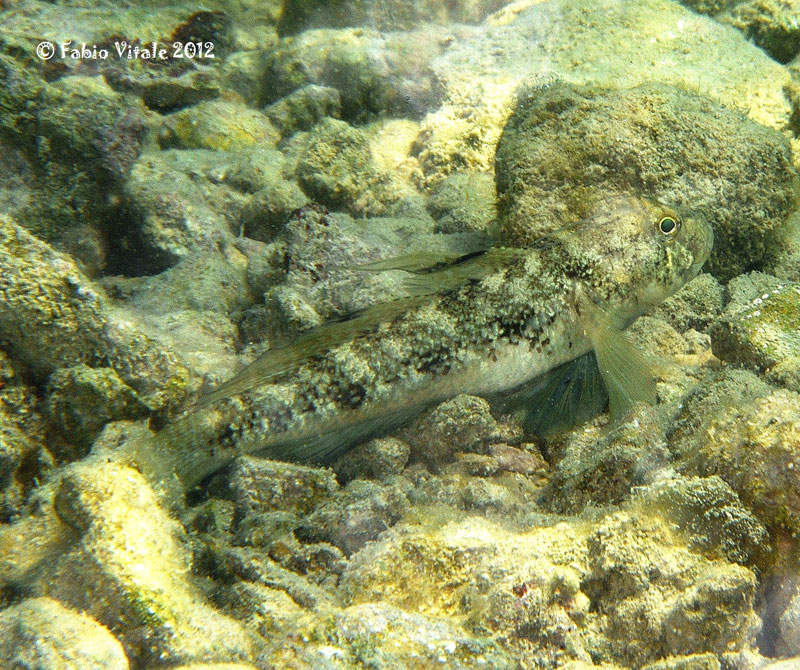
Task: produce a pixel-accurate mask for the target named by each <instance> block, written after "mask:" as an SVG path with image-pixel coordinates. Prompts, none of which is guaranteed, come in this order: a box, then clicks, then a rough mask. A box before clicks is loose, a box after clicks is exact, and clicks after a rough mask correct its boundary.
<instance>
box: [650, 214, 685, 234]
mask: <svg viewBox="0 0 800 670" xmlns="http://www.w3.org/2000/svg"><path fill="white" fill-rule="evenodd" d="M656 227H657V228H658V230H659V232H660V233H662V234H664V235H674V234H675V233H677V232H678V229H679V228H680V227H681V220H680V219H677V218H675V217H672V216H663V217H661V219H659V221H658V223H657V224H656Z"/></svg>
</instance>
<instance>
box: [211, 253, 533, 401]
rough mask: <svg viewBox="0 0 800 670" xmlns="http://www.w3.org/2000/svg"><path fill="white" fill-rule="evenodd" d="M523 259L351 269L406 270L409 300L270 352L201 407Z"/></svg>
mask: <svg viewBox="0 0 800 670" xmlns="http://www.w3.org/2000/svg"><path fill="white" fill-rule="evenodd" d="M524 255H525V251H524V250H522V249H506V248H498V249H489V250H487V251H478V252H473V253H469V254H465V255H460V256H454V255H453V254H444V253H431V254H423V255H422V256H421V257H418V258H417V260H416V261H414V260H412V259H413V258H414V256H411V255H409V256H400V257H397V258H390V259H386V260H382V261H376V262H374V263H367V264H366V265H360V266H356V267H355V268H353V269H355V270H360V271H384V270H398V269H402V270H404V271H405V272H407V273H408V276H407V278H406V279H405V280H404V281H403V285H402V286H403V292H404V294H405V296H404V297H401V298H398V299H397V300H392V301H389V302H383V303H378V304H376V305H373V306H371V307H367V308H366V309H364V310H362V311H360V312H356V313H355V314H350V315H347V316H346V317H343V318H342V319H339V320H337V321H332V322H330V323H327V324H323V325H321V326H319V327H317V328H315V329H313V330H312V331H310V332H309V333H307V334H306V335H302V336H300V338H298V339H297V340H296V341H295V342H293V343H292V344H290V345H288V346H285V347H280V348H277V349H271V350H270V351H267V352H266V353H264V354H263V355H262V356H260V357H259V358H257V359H256V360H255V361H253V362H252V363H251V364H250V365H248V366H247V367H245V368H244V369H243V370H241V371H240V372H239V373H238V374H237V375H235V376H234V377H233V378H231V379H230V380H228V381H227V382H224V383H223V384H222V385H220V386H218V387H217V388H215V389H213V390H211V391H210V392H209V393H207V394H206V395H204V396H202V397H201V398H200V400H199V401H198V405H200V406H203V405H208V404H210V403H214V402H217V401H219V400H222V399H223V398H227V397H230V396H234V395H238V394H240V393H245V392H247V391H249V390H251V389H254V388H256V387H258V386H261V385H262V384H265V383H268V382H269V381H270V380H272V379H274V378H276V377H280V376H281V375H284V374H286V373H287V372H289V371H290V370H291V369H292V368H296V367H297V366H299V365H302V364H303V363H304V362H306V361H308V360H309V359H310V358H311V357H312V356H314V355H316V354H319V353H322V352H324V351H326V350H328V349H330V348H332V347H335V346H337V345H340V344H343V343H344V342H346V341H347V340H349V339H351V338H353V337H354V336H356V335H359V334H361V333H364V332H367V331H369V330H370V329H372V328H375V327H376V326H378V325H380V324H381V323H385V322H387V321H391V320H393V319H395V318H397V317H398V316H400V315H401V314H403V313H404V312H408V311H410V310H412V309H414V308H415V307H418V306H419V305H421V304H423V303H424V302H425V300H424V298H425V296H429V295H433V294H435V293H443V292H445V291H450V290H453V289H456V288H458V287H459V286H461V285H462V284H464V283H465V282H467V281H470V280H473V279H481V278H483V277H485V276H486V275H487V274H490V273H491V272H493V271H495V270H498V269H500V268H501V267H503V265H504V264H505V263H507V262H508V261H509V260H511V259H513V258H519V257H522V256H524ZM423 261H424V262H423ZM431 263H432V265H431ZM411 268H414V269H413V270H411Z"/></svg>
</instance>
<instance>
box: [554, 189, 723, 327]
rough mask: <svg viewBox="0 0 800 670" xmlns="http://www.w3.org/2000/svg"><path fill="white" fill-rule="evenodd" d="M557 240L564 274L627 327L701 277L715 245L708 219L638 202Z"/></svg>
mask: <svg viewBox="0 0 800 670" xmlns="http://www.w3.org/2000/svg"><path fill="white" fill-rule="evenodd" d="M555 236H556V237H559V238H560V242H561V245H562V248H563V249H564V250H565V252H566V253H565V256H564V259H563V262H564V271H565V272H566V273H567V274H568V276H571V277H572V278H574V279H575V280H576V282H577V285H579V286H580V287H581V288H582V289H585V290H586V291H587V292H588V293H589V294H591V295H592V296H593V300H594V301H595V302H596V303H597V304H598V306H602V307H603V308H604V309H607V310H608V311H609V313H610V314H612V315H613V316H614V317H616V318H617V319H619V320H620V321H622V322H630V321H632V320H633V319H635V318H636V317H638V316H640V315H641V314H643V313H644V312H646V311H647V310H649V309H650V308H651V307H653V306H655V305H657V304H659V303H660V302H662V301H663V300H664V299H665V298H667V297H669V296H670V295H672V294H673V293H675V292H676V291H677V290H678V289H680V288H681V287H682V286H683V285H684V284H686V283H687V282H688V281H690V280H691V279H693V278H694V277H696V276H697V274H698V273H699V272H700V269H701V268H702V266H703V264H704V263H705V262H706V260H707V259H708V257H709V254H710V253H711V248H712V245H713V239H714V237H713V232H712V229H711V226H710V224H709V223H708V222H707V221H706V220H705V219H703V218H702V217H699V216H697V215H694V214H693V213H692V212H691V211H689V210H684V209H678V208H676V207H671V206H668V205H665V204H663V203H660V202H658V201H654V200H648V199H644V198H638V197H620V198H613V199H609V200H607V201H605V202H604V203H603V204H602V206H600V207H598V208H597V209H596V210H595V211H594V212H593V213H592V215H591V216H589V217H587V218H586V219H585V220H583V221H581V222H580V223H579V224H577V225H575V226H572V227H570V228H565V229H563V230H562V231H558V232H557V233H555Z"/></svg>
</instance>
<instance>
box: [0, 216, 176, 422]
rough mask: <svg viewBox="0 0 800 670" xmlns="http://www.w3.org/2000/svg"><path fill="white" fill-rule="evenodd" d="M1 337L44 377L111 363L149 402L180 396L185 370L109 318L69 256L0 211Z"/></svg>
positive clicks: (160, 402) (155, 403)
mask: <svg viewBox="0 0 800 670" xmlns="http://www.w3.org/2000/svg"><path fill="white" fill-rule="evenodd" d="M0 287H1V288H2V291H0V293H1V294H2V299H0V337H2V338H3V340H4V341H6V342H8V345H7V346H8V348H9V352H10V353H11V354H12V355H13V356H14V358H15V359H17V360H19V361H20V362H21V363H22V364H24V365H25V366H27V367H28V368H29V370H30V371H31V373H32V374H33V375H34V377H35V378H37V379H40V380H44V379H46V378H47V377H48V375H50V374H51V373H52V372H53V371H54V370H56V369H57V368H60V367H72V366H74V365H77V364H81V363H83V364H86V365H89V366H92V365H94V366H97V365H100V364H101V363H102V362H105V365H107V366H109V367H112V368H113V369H114V370H115V371H116V372H117V374H118V375H119V376H120V377H121V378H122V380H123V381H124V382H125V383H126V384H127V385H128V386H130V387H131V388H133V389H134V390H135V391H137V393H140V394H141V396H142V399H143V400H144V402H145V403H146V404H148V405H149V406H150V407H153V408H156V407H160V406H164V405H169V404H172V403H175V402H176V401H179V400H180V399H181V398H183V396H184V394H185V393H186V390H187V389H186V387H187V384H188V381H189V379H188V377H189V375H188V371H187V370H186V369H185V368H184V367H183V366H182V365H181V364H180V363H179V362H178V361H177V358H176V357H175V356H174V355H173V354H170V353H166V352H164V351H161V350H159V349H158V348H157V347H155V345H154V343H153V342H152V341H151V340H149V339H148V338H147V337H146V336H144V335H142V334H140V333H136V332H131V330H130V327H129V324H126V323H124V322H120V321H117V320H115V319H114V318H113V317H112V313H111V311H110V309H109V307H108V305H107V303H106V301H105V298H104V297H103V296H102V294H101V292H100V291H99V290H97V289H96V288H95V287H94V286H93V285H92V284H91V282H90V281H89V280H88V279H87V278H86V277H85V276H84V274H83V273H82V272H81V271H80V270H79V269H78V267H77V266H76V265H75V263H74V262H73V261H72V259H71V258H70V257H68V256H66V255H64V254H61V253H58V252H56V251H54V250H53V249H52V248H51V247H50V246H49V245H48V244H46V243H45V242H43V241H41V240H39V239H38V238H36V237H34V236H33V235H31V234H30V233H28V232H27V231H26V230H24V229H23V228H21V227H20V226H18V225H16V223H15V222H14V221H13V220H11V219H9V218H8V217H0Z"/></svg>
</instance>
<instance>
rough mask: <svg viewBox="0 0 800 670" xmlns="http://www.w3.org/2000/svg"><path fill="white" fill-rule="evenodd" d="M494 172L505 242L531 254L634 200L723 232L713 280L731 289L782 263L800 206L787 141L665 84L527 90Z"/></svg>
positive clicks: (715, 253)
mask: <svg viewBox="0 0 800 670" xmlns="http://www.w3.org/2000/svg"><path fill="white" fill-rule="evenodd" d="M743 137H747V141H746V142H743V141H742V138H743ZM756 166H757V167H756ZM495 174H496V180H497V194H498V213H499V215H500V219H501V224H502V239H503V240H504V242H505V243H506V244H512V245H525V244H529V243H530V242H531V241H533V240H534V239H536V238H537V237H538V236H540V235H543V234H546V233H548V232H549V231H551V230H554V229H557V228H559V227H561V226H564V225H569V224H570V223H571V222H574V221H579V220H580V219H582V218H583V217H584V216H585V213H586V209H587V208H592V207H594V206H595V205H594V203H595V202H596V201H597V200H601V199H604V198H607V197H608V196H609V194H613V193H629V192H633V193H637V194H640V195H647V197H650V198H654V199H656V200H663V201H667V202H671V203H673V204H675V205H686V206H688V207H690V208H692V210H693V211H697V212H698V213H702V215H703V216H704V217H705V218H706V219H707V220H708V221H709V223H711V224H712V226H713V228H714V251H713V252H712V254H711V258H710V260H709V263H708V271H709V272H710V273H711V274H714V275H715V276H717V277H718V278H720V279H722V280H726V279H729V278H730V277H732V276H734V275H737V274H740V273H741V272H742V271H743V270H746V269H757V268H759V267H763V265H764V264H765V263H766V262H768V261H770V260H771V259H772V258H773V256H774V255H775V254H776V253H777V252H778V250H779V249H780V247H781V241H782V234H783V230H782V228H783V225H784V222H785V220H786V218H787V217H788V215H789V214H790V213H791V211H792V210H793V209H794V206H795V204H796V196H795V189H796V185H797V175H796V172H795V170H794V168H793V167H792V162H791V152H790V149H789V145H788V143H787V141H786V140H785V138H784V137H783V136H782V135H781V134H780V133H778V132H777V131H774V130H770V129H768V128H765V127H763V126H761V125H759V124H757V123H755V122H753V121H750V120H749V119H747V118H746V117H744V116H743V115H741V114H739V113H736V112H732V111H729V110H728V109H726V108H725V107H723V106H721V105H719V104H718V103H715V102H713V101H711V100H709V99H707V98H704V97H702V96H700V95H698V94H696V93H690V92H688V91H685V90H682V89H679V88H676V87H673V86H669V85H666V84H646V85H643V86H639V87H636V88H632V89H626V90H611V89H601V88H596V87H584V88H579V87H572V86H567V85H563V84H562V85H555V86H552V87H550V88H547V89H546V90H540V89H534V90H532V91H527V92H525V91H523V92H521V93H520V97H519V99H518V100H517V105H516V108H515V110H514V113H513V114H512V116H511V118H510V119H509V122H508V124H507V125H506V127H505V130H504V131H503V136H502V138H501V139H500V142H499V144H498V147H497V158H496V168H495ZM742 183H747V184H748V188H746V189H743V188H741V184H742ZM720 202H725V206H724V207H720Z"/></svg>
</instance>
